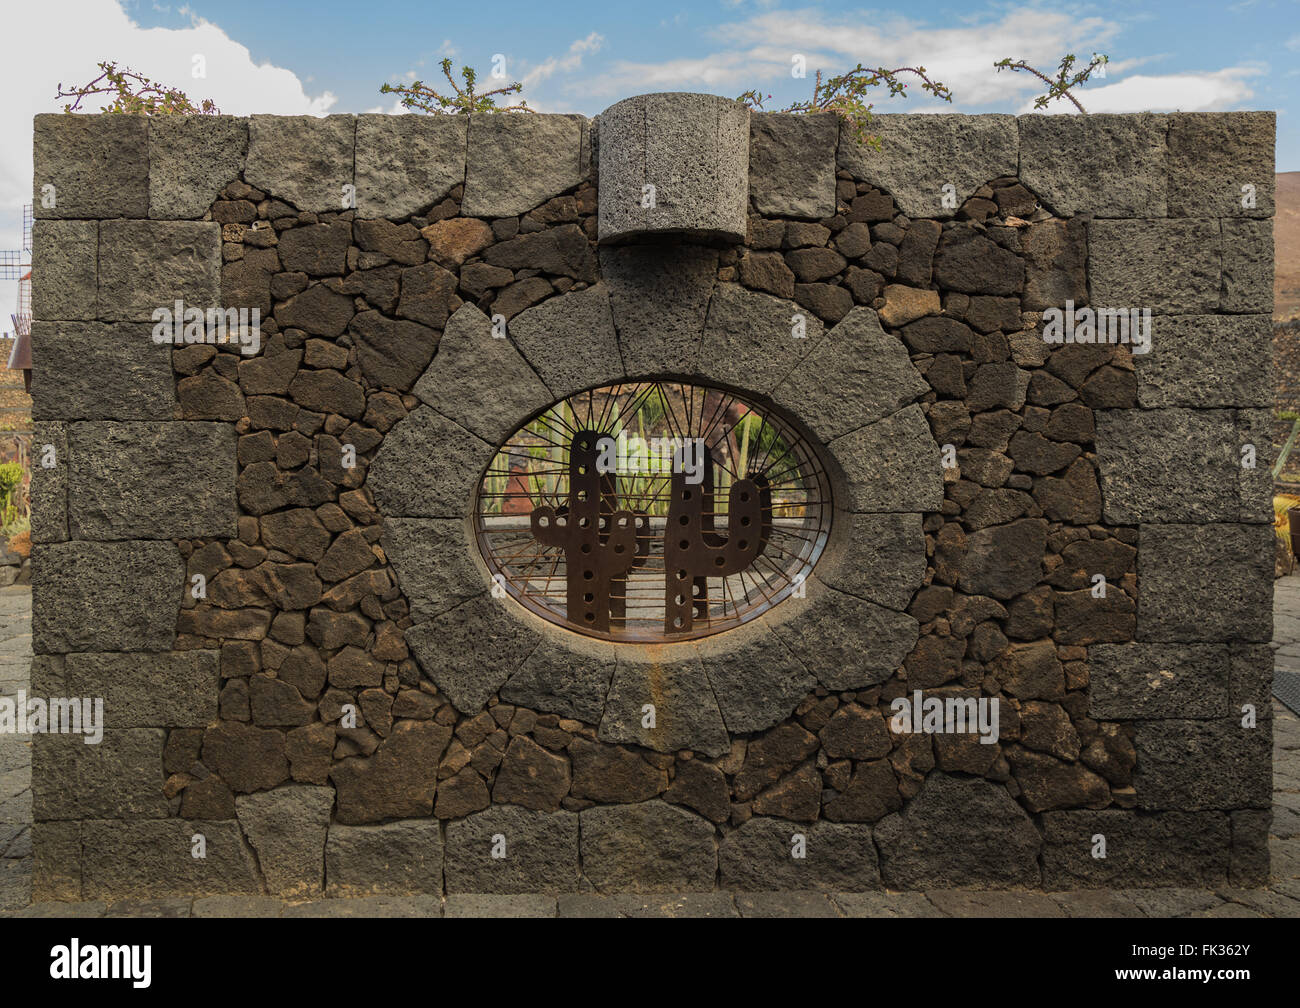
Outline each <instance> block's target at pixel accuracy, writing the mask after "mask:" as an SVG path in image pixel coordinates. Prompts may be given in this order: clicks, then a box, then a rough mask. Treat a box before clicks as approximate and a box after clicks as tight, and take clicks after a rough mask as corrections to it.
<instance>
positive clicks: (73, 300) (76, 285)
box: [32, 219, 99, 321]
mask: <svg viewBox="0 0 1300 1008" xmlns="http://www.w3.org/2000/svg"><path fill="white" fill-rule="evenodd" d="M98 315H99V222H98V221H93V220H92V221H79V220H47V219H41V220H37V221H35V222H33V224H32V317H33V318H36V319H40V320H42V321H53V320H64V319H67V320H79V321H87V320H89V319H93V318H96V317H98Z"/></svg>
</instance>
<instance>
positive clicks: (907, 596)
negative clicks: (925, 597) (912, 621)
mask: <svg viewBox="0 0 1300 1008" xmlns="http://www.w3.org/2000/svg"><path fill="white" fill-rule="evenodd" d="M921 525H922V516H921V515H920V514H849V513H845V512H839V513H837V514H836V515H835V517H834V521H833V524H832V535H833V536H834V540H833V542H834V545H832V546H831V547H830V549H829V550H828V552H827V553H826V555H825V556H823V558H822V559H821V560H820V561H819V562H818V565H817V579H818V580H819V581H823V582H825V583H826V584H828V585H830V586H831V587H832V588H836V589H838V590H839V591H842V592H844V593H846V594H848V595H856V596H857V597H858V598H863V599H866V600H867V601H868V602H875V603H876V604H877V605H882V606H885V607H886V608H888V609H899V610H903V609H906V608H907V607H908V605H910V604H911V601H912V596H913V595H914V594H916V590H917V589H918V588H920V587H921V582H922V581H923V580H924V579H925V533H924V532H923V531H922V527H921Z"/></svg>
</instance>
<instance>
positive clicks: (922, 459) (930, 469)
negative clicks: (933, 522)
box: [828, 405, 943, 512]
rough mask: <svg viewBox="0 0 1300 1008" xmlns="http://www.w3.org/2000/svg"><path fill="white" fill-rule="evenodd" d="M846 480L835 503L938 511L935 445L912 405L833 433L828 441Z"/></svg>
mask: <svg viewBox="0 0 1300 1008" xmlns="http://www.w3.org/2000/svg"><path fill="white" fill-rule="evenodd" d="M828 447H829V449H830V452H831V454H832V456H833V457H834V459H835V460H836V462H838V464H839V466H840V469H841V470H842V471H843V473H844V478H845V482H846V486H845V493H844V495H843V497H842V498H839V495H838V494H837V498H839V499H837V500H836V505H837V506H838V507H842V508H844V509H845V510H846V511H857V512H920V511H938V510H939V507H940V505H941V504H942V503H943V470H942V469H941V468H940V465H939V446H938V445H937V444H935V441H934V436H933V435H932V434H931V433H930V425H929V424H928V423H927V422H926V419H925V414H924V413H922V412H921V408H920V407H919V406H916V405H912V406H907V407H905V408H904V409H901V410H899V411H898V412H897V413H895V414H893V415H892V416H888V417H886V418H885V419H883V420H878V421H877V422H876V423H873V424H868V425H867V426H865V427H862V428H859V429H858V430H855V431H853V432H852V433H850V434H845V435H843V436H842V437H839V438H836V439H835V440H834V441H832V442H831V443H830V445H829V446H828Z"/></svg>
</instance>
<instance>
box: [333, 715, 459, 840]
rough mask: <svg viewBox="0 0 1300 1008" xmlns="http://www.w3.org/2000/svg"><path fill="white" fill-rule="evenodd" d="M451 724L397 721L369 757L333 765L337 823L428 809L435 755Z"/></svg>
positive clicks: (419, 813)
mask: <svg viewBox="0 0 1300 1008" xmlns="http://www.w3.org/2000/svg"><path fill="white" fill-rule="evenodd" d="M450 739H451V729H450V728H448V727H447V726H446V725H441V724H435V723H434V722H431V721H399V722H398V723H397V724H396V725H394V726H393V730H392V732H391V733H390V734H389V736H388V738H386V739H384V741H383V742H382V743H380V745H379V748H378V749H376V750H375V752H374V755H373V756H366V757H361V756H358V757H354V758H351V759H346V760H344V761H343V762H342V763H338V764H336V765H335V768H334V769H333V770H332V771H331V772H330V779H331V780H332V781H333V782H334V786H335V788H337V790H338V810H337V811H336V813H335V818H336V820H337V821H338V822H342V823H349V824H352V825H356V824H360V823H368V822H381V821H383V820H384V819H406V818H415V817H419V816H427V815H429V813H430V812H432V811H433V795H434V789H435V787H436V784H437V772H438V760H439V759H441V757H442V754H443V752H444V751H445V750H446V748H447V743H448V741H450Z"/></svg>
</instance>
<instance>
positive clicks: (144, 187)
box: [32, 114, 149, 218]
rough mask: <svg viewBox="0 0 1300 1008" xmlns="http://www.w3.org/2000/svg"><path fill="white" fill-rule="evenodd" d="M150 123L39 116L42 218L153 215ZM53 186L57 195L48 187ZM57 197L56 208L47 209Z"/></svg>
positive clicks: (35, 200) (36, 198) (37, 188)
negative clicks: (150, 188)
mask: <svg viewBox="0 0 1300 1008" xmlns="http://www.w3.org/2000/svg"><path fill="white" fill-rule="evenodd" d="M148 123H149V121H148V119H146V118H145V117H144V116H135V115H108V114H105V115H67V114H53V115H38V116H36V118H35V120H34V121H33V124H32V134H33V146H34V161H35V171H34V172H33V174H32V191H33V192H32V204H33V206H34V208H35V212H36V215H37V216H38V217H65V218H66V217H71V218H105V217H135V218H141V217H147V216H148V215H149V140H148ZM47 185H49V186H53V187H54V189H53V192H51V191H50V190H46V189H45V188H44V187H45V186H47ZM46 195H50V196H52V197H53V200H54V204H55V205H54V206H46V205H45V203H46V202H48V200H43V199H42V197H43V196H46Z"/></svg>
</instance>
